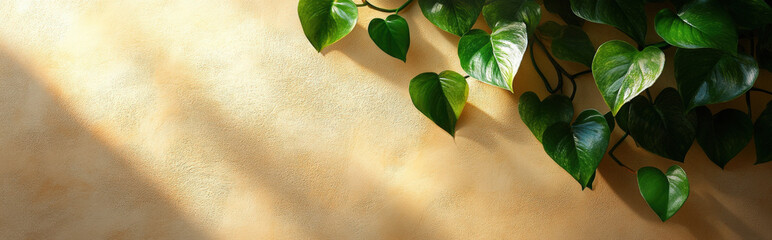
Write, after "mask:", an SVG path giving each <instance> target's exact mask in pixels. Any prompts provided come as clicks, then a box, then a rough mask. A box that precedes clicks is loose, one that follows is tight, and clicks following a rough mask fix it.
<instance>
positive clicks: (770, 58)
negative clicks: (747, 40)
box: [756, 24, 772, 72]
mask: <svg viewBox="0 0 772 240" xmlns="http://www.w3.org/2000/svg"><path fill="white" fill-rule="evenodd" d="M756 59H758V60H759V67H761V68H763V69H767V71H770V72H772V24H770V25H767V26H765V27H764V28H762V29H761V31H760V33H759V43H758V44H757V45H756Z"/></svg>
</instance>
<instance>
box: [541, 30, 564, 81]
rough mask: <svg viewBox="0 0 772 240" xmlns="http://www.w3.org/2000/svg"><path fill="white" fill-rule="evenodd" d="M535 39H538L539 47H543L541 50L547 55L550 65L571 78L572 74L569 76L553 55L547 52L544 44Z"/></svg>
mask: <svg viewBox="0 0 772 240" xmlns="http://www.w3.org/2000/svg"><path fill="white" fill-rule="evenodd" d="M533 39H536V43H537V44H539V47H541V50H542V51H544V53H545V54H546V55H547V59H549V60H550V63H552V66H554V67H555V69H557V70H558V71H560V72H561V73H563V74H565V75H566V76H571V74H569V73H568V72H567V71H566V70H565V69H563V67H562V66H560V64H559V63H558V62H557V61H555V58H553V57H552V54H550V52H549V51H548V50H547V47H546V46H544V43H542V42H541V40H540V39H539V38H538V37H535V38H533Z"/></svg>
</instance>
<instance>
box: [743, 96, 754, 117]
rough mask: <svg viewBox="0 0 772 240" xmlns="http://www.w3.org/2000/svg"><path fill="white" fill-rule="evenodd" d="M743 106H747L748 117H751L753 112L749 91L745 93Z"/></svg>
mask: <svg viewBox="0 0 772 240" xmlns="http://www.w3.org/2000/svg"><path fill="white" fill-rule="evenodd" d="M745 104H747V105H748V116H749V117H753V111H751V91H748V92H746V93H745Z"/></svg>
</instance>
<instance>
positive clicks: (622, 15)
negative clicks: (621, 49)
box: [571, 0, 646, 46]
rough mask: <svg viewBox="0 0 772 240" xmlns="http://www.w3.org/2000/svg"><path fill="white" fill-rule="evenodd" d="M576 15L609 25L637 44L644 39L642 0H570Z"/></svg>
mask: <svg viewBox="0 0 772 240" xmlns="http://www.w3.org/2000/svg"><path fill="white" fill-rule="evenodd" d="M571 10H573V12H574V14H576V16H579V17H581V18H584V19H585V20H587V21H590V22H594V23H602V24H606V25H611V26H614V27H616V28H617V29H619V30H620V31H622V32H624V33H625V34H627V35H628V36H630V38H632V39H633V40H634V41H635V42H636V43H638V45H639V46H643V45H644V41H645V40H646V12H645V10H644V9H643V1H642V0H571Z"/></svg>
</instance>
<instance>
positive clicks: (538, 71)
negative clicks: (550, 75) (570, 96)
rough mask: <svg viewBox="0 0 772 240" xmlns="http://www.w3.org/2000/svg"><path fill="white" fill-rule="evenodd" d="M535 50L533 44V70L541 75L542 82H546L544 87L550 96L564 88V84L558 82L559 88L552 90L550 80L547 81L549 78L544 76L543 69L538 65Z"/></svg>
mask: <svg viewBox="0 0 772 240" xmlns="http://www.w3.org/2000/svg"><path fill="white" fill-rule="evenodd" d="M533 52H534V49H533V44H531V51H530V53H531V63H533V68H534V69H535V70H536V73H537V74H539V77H540V78H541V81H542V82H544V87H545V88H547V92H549V93H550V94H553V93H555V92H557V91H558V89H560V87H562V84H561V82H560V81H558V86H557V87H556V88H555V89H552V86H550V82H549V80H547V77H545V76H544V73H542V72H541V69H540V68H539V64H537V63H536V57H534V54H533Z"/></svg>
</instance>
